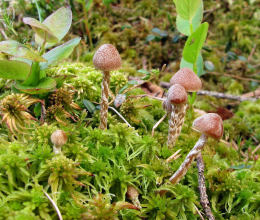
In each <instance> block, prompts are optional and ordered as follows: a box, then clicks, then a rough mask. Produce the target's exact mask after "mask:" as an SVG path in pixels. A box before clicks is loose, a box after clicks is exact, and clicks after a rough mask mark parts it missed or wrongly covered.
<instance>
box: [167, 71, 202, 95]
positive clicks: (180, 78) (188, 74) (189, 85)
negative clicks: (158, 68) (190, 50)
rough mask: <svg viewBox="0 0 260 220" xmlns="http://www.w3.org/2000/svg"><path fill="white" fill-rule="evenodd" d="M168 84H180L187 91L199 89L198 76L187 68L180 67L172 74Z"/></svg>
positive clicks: (200, 84)
mask: <svg viewBox="0 0 260 220" xmlns="http://www.w3.org/2000/svg"><path fill="white" fill-rule="evenodd" d="M170 84H172V85H174V84H180V85H181V86H183V87H184V88H185V90H186V91H187V92H196V91H198V90H200V89H201V87H202V83H201V80H200V78H199V77H198V76H197V75H196V74H195V73H194V72H193V71H192V70H191V69H189V68H186V67H184V68H182V69H180V70H179V71H178V72H177V73H175V74H174V75H173V77H172V78H171V80H170Z"/></svg>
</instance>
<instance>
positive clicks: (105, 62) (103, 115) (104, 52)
mask: <svg viewBox="0 0 260 220" xmlns="http://www.w3.org/2000/svg"><path fill="white" fill-rule="evenodd" d="M93 63H94V66H95V67H96V68H97V69H99V70H101V71H102V72H103V80H102V93H101V110H100V129H102V130H105V129H107V112H108V94H109V81H110V73H109V72H110V71H112V70H116V69H118V68H120V66H121V64H122V61H121V57H120V55H119V53H118V51H117V49H116V48H115V47H114V46H113V45H111V44H103V45H102V46H101V47H100V48H99V49H98V50H97V51H96V53H95V55H94V57H93Z"/></svg>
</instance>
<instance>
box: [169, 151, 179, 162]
mask: <svg viewBox="0 0 260 220" xmlns="http://www.w3.org/2000/svg"><path fill="white" fill-rule="evenodd" d="M180 152H181V149H179V150H177V151H176V152H175V153H174V154H173V155H171V156H170V157H168V158H167V160H166V163H170V162H171V161H173V160H176V159H177V158H179V157H180V156H181V154H179V153H180Z"/></svg>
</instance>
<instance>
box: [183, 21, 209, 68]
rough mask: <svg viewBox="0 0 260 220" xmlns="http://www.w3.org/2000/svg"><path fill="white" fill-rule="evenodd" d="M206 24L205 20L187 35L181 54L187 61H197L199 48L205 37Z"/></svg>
mask: <svg viewBox="0 0 260 220" xmlns="http://www.w3.org/2000/svg"><path fill="white" fill-rule="evenodd" d="M208 26H209V25H208V23H207V22H205V23H203V24H201V25H200V26H199V28H198V29H197V30H196V31H195V32H193V33H192V34H191V35H190V36H189V37H188V39H187V41H186V43H185V46H184V49H183V54H182V55H183V58H184V59H185V60H186V61H187V62H189V63H195V62H196V61H197V59H198V56H199V54H200V50H201V48H202V46H203V44H204V42H205V40H206V37H207V32H208Z"/></svg>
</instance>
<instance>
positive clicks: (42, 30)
mask: <svg viewBox="0 0 260 220" xmlns="http://www.w3.org/2000/svg"><path fill="white" fill-rule="evenodd" d="M23 22H24V23H25V24H28V25H30V26H31V27H32V29H33V31H34V32H35V33H36V35H37V37H38V38H39V39H42V40H41V41H40V42H39V41H37V39H36V37H35V41H36V43H37V44H38V45H42V43H43V41H44V39H45V38H46V42H49V43H57V42H58V41H59V39H58V38H57V37H56V36H55V35H54V33H52V31H51V30H50V29H49V28H48V27H47V26H46V25H44V24H42V23H41V22H39V21H38V20H36V19H34V18H28V17H25V18H23Z"/></svg>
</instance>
